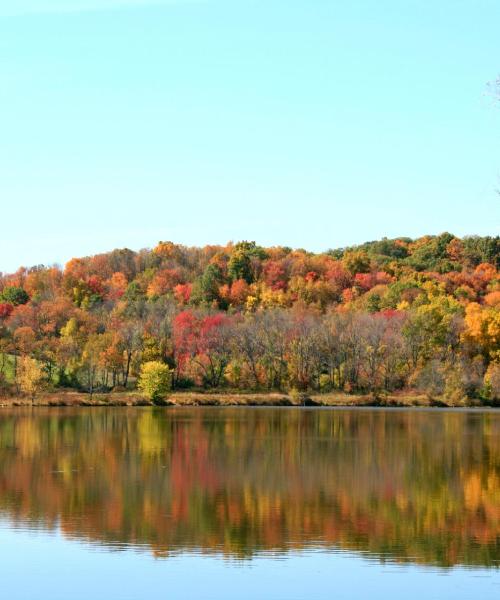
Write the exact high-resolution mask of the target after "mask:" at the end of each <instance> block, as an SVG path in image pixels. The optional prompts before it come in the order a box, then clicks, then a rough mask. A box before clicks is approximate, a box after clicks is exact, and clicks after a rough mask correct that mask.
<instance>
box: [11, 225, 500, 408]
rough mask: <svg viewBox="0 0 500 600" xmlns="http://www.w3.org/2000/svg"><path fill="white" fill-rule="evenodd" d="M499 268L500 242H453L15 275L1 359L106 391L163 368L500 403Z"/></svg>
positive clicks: (230, 248) (176, 376) (125, 256)
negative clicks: (499, 374) (497, 387)
mask: <svg viewBox="0 0 500 600" xmlns="http://www.w3.org/2000/svg"><path fill="white" fill-rule="evenodd" d="M499 260H500V238H499V237H465V238H457V237H455V236H453V235H452V234H450V233H443V234H441V235H438V236H424V237H422V238H419V239H416V240H412V239H410V238H403V237H402V238H396V239H386V238H384V239H382V240H379V241H373V242H367V243H365V244H362V245H361V246H357V247H351V248H344V249H339V250H332V251H329V252H326V253H322V254H314V253H311V252H307V251H305V250H302V249H297V250H292V249H291V248H283V247H273V248H266V249H265V248H262V247H260V246H258V245H257V244H256V243H255V242H248V241H244V242H239V243H236V244H232V243H231V244H228V245H227V246H206V247H204V248H188V247H185V246H181V245H177V244H173V243H172V242H160V243H159V244H158V245H157V246H156V247H155V248H154V249H153V250H151V251H150V250H141V251H139V252H133V251H131V250H127V249H125V250H115V251H112V252H110V253H107V254H99V255H95V256H90V257H84V258H75V259H72V260H71V261H69V262H68V264H67V265H66V266H65V268H64V269H63V270H61V269H59V268H57V267H48V268H46V267H43V266H37V267H34V268H32V269H24V268H23V269H19V270H18V271H17V272H16V273H12V274H5V275H0V290H1V292H0V349H1V351H2V352H4V353H5V354H7V355H10V356H12V357H16V358H21V357H23V356H28V357H30V358H32V359H34V360H36V361H38V362H39V363H40V364H41V365H42V367H43V369H44V371H45V373H46V374H47V378H48V379H49V380H51V381H54V382H56V384H59V385H61V386H62V385H72V386H77V387H79V388H81V389H85V390H87V391H88V392H90V393H93V392H94V391H95V390H103V391H105V390H110V389H112V388H114V387H117V386H122V387H124V388H127V389H130V388H134V387H136V386H137V382H138V377H139V375H140V372H141V367H142V365H144V364H145V363H149V362H152V361H157V362H160V363H162V364H165V365H167V366H168V368H170V369H171V370H172V384H173V386H174V387H175V386H180V385H183V386H185V385H188V384H189V382H193V383H194V384H195V385H198V386H207V387H220V386H224V385H226V384H229V385H232V386H235V385H236V386H239V387H242V388H243V387H246V388H255V389H260V388H266V389H279V390H285V389H290V388H296V389H297V390H300V391H301V392H303V391H305V390H310V389H314V390H337V389H338V390H348V391H360V392H373V393H375V394H378V393H379V392H380V391H382V390H397V389H402V388H405V387H409V386H410V387H411V386H417V387H418V386H423V388H422V389H426V390H429V393H432V394H439V395H441V396H443V397H445V398H448V399H449V400H447V401H450V402H456V401H458V400H457V399H458V398H459V397H462V395H463V394H464V393H465V394H467V395H468V396H469V397H477V398H485V399H488V398H490V399H493V396H492V392H491V391H488V390H490V388H491V384H490V383H488V382H487V378H486V379H485V377H486V373H488V372H490V371H489V369H490V365H491V364H493V363H497V362H498V360H499V359H500V278H499V274H498V270H497V269H498V266H499ZM470 365H474V368H473V369H472V370H471V369H470V368H469V367H470ZM492 369H493V370H494V367H492ZM471 373H473V374H474V376H473V377H471V376H470V374H471ZM493 379H494V378H493ZM488 381H489V380H488ZM436 390H438V391H436Z"/></svg>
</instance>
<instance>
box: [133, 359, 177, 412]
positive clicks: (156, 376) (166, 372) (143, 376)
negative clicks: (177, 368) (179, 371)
mask: <svg viewBox="0 0 500 600" xmlns="http://www.w3.org/2000/svg"><path fill="white" fill-rule="evenodd" d="M138 387H139V389H140V390H141V391H142V392H143V393H144V394H145V395H146V396H147V397H148V398H149V399H150V400H152V401H153V402H160V401H161V400H163V399H164V398H165V396H166V395H167V393H168V391H169V390H170V387H171V371H170V369H169V368H168V366H167V365H166V364H164V363H161V362H159V361H157V360H152V361H149V362H146V363H144V364H143V365H142V366H141V373H140V375H139V382H138Z"/></svg>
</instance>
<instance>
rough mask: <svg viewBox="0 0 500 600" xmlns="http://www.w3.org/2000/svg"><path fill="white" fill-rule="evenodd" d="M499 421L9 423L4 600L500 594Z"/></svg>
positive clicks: (16, 418)
mask: <svg viewBox="0 0 500 600" xmlns="http://www.w3.org/2000/svg"><path fill="white" fill-rule="evenodd" d="M499 566H500V412H495V411H493V410H491V411H477V410H446V411H445V410H439V409H427V410H425V409H400V410H398V409H364V408H363V409H359V408H358V409H356V408H354V409H320V408H311V409H301V408H243V407H241V408H240V407H229V408H200V407H194V408H158V409H154V408H123V409H120V408H110V409H104V408H103V409H100V408H90V409H85V408H77V409H76V408H71V409H69V408H68V409H62V408H61V409H59V408H52V409H44V408H35V409H33V410H31V409H2V410H1V411H0V580H1V589H2V597H4V598H6V599H7V598H8V599H9V600H21V599H22V600H39V599H43V600H45V599H46V600H59V599H60V600H68V599H71V600H80V599H81V600H92V599H96V600H101V599H106V600H115V599H116V600H139V599H146V598H147V599H148V600H156V599H160V598H161V599H177V598H179V599H183V600H186V599H191V598H193V599H194V598H196V599H198V598H201V599H214V600H215V599H217V600H221V599H222V600H223V599H228V600H229V599H235V598H243V599H247V598H248V599H267V598H269V599H272V600H275V599H287V600H288V599H305V598H314V599H323V598H324V599H326V598H328V599H330V598H336V599H344V598H346V599H347V598H370V599H373V598H383V599H384V600H386V599H387V598H396V597H398V596H404V597H405V599H407V600H411V599H413V598H418V599H419V600H420V599H421V598H422V596H423V595H425V598H426V600H430V599H433V598H436V599H439V600H443V599H446V598H450V599H453V600H460V599H470V598H474V599H477V600H479V599H481V600H488V599H490V598H491V599H493V598H495V599H498V598H500V570H499Z"/></svg>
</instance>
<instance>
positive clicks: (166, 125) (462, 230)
mask: <svg viewBox="0 0 500 600" xmlns="http://www.w3.org/2000/svg"><path fill="white" fill-rule="evenodd" d="M499 24H500V2H499V1H498V0H440V1H439V2H436V1H435V0H349V1H344V0H342V1H341V0H339V1H336V0H152V1H149V0H0V75H1V76H0V224H1V227H0V271H4V272H11V271H14V270H15V269H17V268H18V267H19V266H20V265H25V266H30V265H36V264H46V265H47V264H53V263H59V264H64V262H66V261H67V260H69V259H70V258H71V257H73V256H84V255H90V254H95V253H99V252H104V251H108V250H112V249H113V248H116V247H129V248H132V249H140V248H143V247H152V246H154V245H155V244H156V243H157V242H158V241H159V240H164V241H165V240H172V241H174V242H177V243H182V244H186V245H204V244H207V243H221V244H225V243H227V242H228V241H230V240H232V241H238V240H242V239H247V240H255V241H256V242H257V243H259V244H262V245H266V246H271V245H287V246H292V247H300V248H307V249H310V250H313V251H321V250H326V249H328V248H335V247H342V246H346V245H351V244H356V243H362V242H364V241H367V240H373V239H379V238H381V237H383V236H387V237H397V236H410V237H418V236H420V235H424V234H438V233H441V232H443V231H450V232H452V233H454V234H456V235H473V234H477V235H497V234H499V233H500V196H499V195H498V193H497V190H498V188H500V102H495V101H494V100H493V98H492V97H491V96H489V95H488V94H487V83H488V81H491V80H494V79H496V77H497V76H498V75H499V74H500V35H499V34H498V31H499Z"/></svg>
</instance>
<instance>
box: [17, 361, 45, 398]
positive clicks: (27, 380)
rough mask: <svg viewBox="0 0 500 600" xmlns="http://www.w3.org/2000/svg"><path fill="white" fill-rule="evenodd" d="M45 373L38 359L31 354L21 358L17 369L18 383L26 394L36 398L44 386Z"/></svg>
mask: <svg viewBox="0 0 500 600" xmlns="http://www.w3.org/2000/svg"><path fill="white" fill-rule="evenodd" d="M44 382H45V373H44V371H43V368H42V366H41V365H40V363H39V362H38V361H36V360H35V359H33V358H30V357H29V356H22V357H21V358H20V359H19V363H18V365H17V371H16V383H17V385H18V386H19V389H20V390H21V392H23V393H24V394H27V395H28V396H29V397H30V398H31V400H34V398H35V396H36V395H37V393H38V392H39V391H40V390H41V389H42V388H43V385H44Z"/></svg>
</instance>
